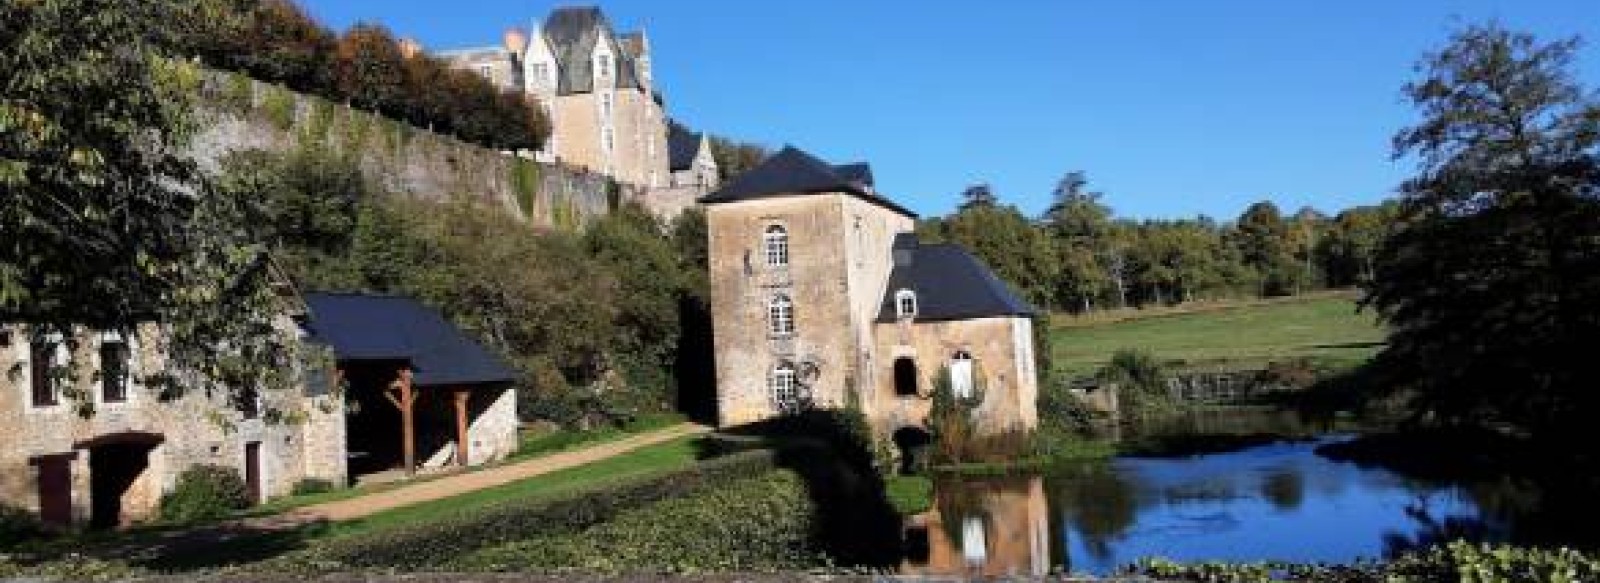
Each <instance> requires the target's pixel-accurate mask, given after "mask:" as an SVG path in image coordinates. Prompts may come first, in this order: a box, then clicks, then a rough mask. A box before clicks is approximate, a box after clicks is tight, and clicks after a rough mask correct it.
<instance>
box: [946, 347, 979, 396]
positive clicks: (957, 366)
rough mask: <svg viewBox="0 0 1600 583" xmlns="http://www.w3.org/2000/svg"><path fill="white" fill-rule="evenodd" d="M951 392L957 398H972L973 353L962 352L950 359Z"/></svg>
mask: <svg viewBox="0 0 1600 583" xmlns="http://www.w3.org/2000/svg"><path fill="white" fill-rule="evenodd" d="M950 390H951V392H953V393H955V395H956V397H959V398H962V399H971V398H972V393H973V381H972V353H970V352H967V351H965V350H960V351H957V352H956V353H955V355H954V356H951V357H950Z"/></svg>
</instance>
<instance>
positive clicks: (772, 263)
mask: <svg viewBox="0 0 1600 583" xmlns="http://www.w3.org/2000/svg"><path fill="white" fill-rule="evenodd" d="M761 240H762V243H763V245H764V246H765V247H766V250H767V267H788V266H789V231H788V230H786V229H784V228H783V225H772V226H770V227H767V231H766V233H764V234H763V235H762V237H761Z"/></svg>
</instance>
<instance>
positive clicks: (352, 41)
mask: <svg viewBox="0 0 1600 583" xmlns="http://www.w3.org/2000/svg"><path fill="white" fill-rule="evenodd" d="M335 59H336V60H335V62H334V74H335V76H334V85H335V87H337V88H338V90H339V93H340V95H343V96H344V97H345V98H346V99H349V100H350V102H351V103H353V104H355V105H356V106H358V107H362V108H366V109H370V110H373V111H378V112H382V113H383V114H384V115H387V116H390V117H396V118H404V117H405V116H406V113H407V112H406V109H407V108H406V97H405V89H406V67H405V57H404V56H403V55H402V54H401V53H400V44H399V42H398V41H396V40H395V38H394V35H393V34H391V33H390V32H389V29H387V28H384V27H382V26H379V25H376V24H369V23H358V24H356V25H355V26H352V27H350V30H347V31H345V33H344V36H343V37H340V39H339V44H338V47H337V49H336V52H335ZM485 85H486V84H485ZM474 88H476V87H474ZM458 97H459V96H458ZM479 105H480V107H481V106H482V105H483V104H479Z"/></svg>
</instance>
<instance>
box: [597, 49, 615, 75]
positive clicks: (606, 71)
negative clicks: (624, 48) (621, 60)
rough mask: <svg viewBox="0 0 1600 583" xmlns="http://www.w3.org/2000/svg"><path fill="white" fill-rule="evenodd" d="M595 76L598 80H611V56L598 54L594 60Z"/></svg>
mask: <svg viewBox="0 0 1600 583" xmlns="http://www.w3.org/2000/svg"><path fill="white" fill-rule="evenodd" d="M594 68H595V76H596V77H598V78H600V79H611V77H612V75H611V55H608V54H603V53H602V54H600V55H597V56H595V59H594Z"/></svg>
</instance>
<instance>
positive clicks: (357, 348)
mask: <svg viewBox="0 0 1600 583" xmlns="http://www.w3.org/2000/svg"><path fill="white" fill-rule="evenodd" d="M306 305H307V306H309V307H310V312H311V313H310V318H309V321H308V322H307V328H308V329H309V331H310V333H311V340H312V341H313V342H316V343H318V344H323V345H325V346H328V347H330V348H332V349H333V352H334V356H335V357H336V358H337V359H339V360H404V361H409V362H410V363H411V366H412V369H413V370H414V376H413V377H412V382H413V383H414V384H415V385H417V386H423V387H426V386H442V385H451V386H467V385H481V384H486V383H503V382H509V381H512V380H514V379H516V378H517V373H516V371H514V370H512V369H511V367H509V366H507V365H506V364H505V362H503V361H501V360H500V359H499V358H498V357H496V356H495V355H494V354H491V353H490V352H489V351H488V350H487V349H485V348H484V347H483V346H482V345H479V344H478V343H477V342H476V341H474V340H473V339H472V338H470V337H468V336H467V335H466V334H465V333H463V332H462V331H461V330H460V329H459V328H456V327H455V326H454V325H452V324H451V323H450V322H449V321H447V320H445V319H444V316H442V315H440V314H439V312H438V311H436V310H434V309H432V308H429V307H427V306H424V305H422V303H421V302H418V301H416V300H413V299H410V298H403V297H398V296H377V295H362V294H330V293H310V294H306Z"/></svg>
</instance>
